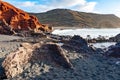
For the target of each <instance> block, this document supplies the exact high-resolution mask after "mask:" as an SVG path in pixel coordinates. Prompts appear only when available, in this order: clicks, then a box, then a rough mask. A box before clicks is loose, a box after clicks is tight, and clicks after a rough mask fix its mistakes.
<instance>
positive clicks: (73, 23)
mask: <svg viewBox="0 0 120 80" xmlns="http://www.w3.org/2000/svg"><path fill="white" fill-rule="evenodd" d="M30 14H32V15H35V16H37V17H38V19H39V21H40V22H42V23H43V24H51V25H52V26H53V27H58V26H64V27H80V28H120V18H118V17H117V16H115V15H113V14H95V13H85V12H78V11H73V10H69V9H54V10H50V11H48V12H44V13H30Z"/></svg>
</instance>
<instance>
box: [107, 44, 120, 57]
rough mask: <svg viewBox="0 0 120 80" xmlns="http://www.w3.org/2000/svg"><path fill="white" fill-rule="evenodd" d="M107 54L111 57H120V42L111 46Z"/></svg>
mask: <svg viewBox="0 0 120 80" xmlns="http://www.w3.org/2000/svg"><path fill="white" fill-rule="evenodd" d="M106 55H107V56H110V57H116V58H120V42H118V43H117V44H116V45H113V46H110V47H109V48H108V50H107V51H106Z"/></svg>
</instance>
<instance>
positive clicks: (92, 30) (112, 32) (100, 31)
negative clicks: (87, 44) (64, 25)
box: [52, 28, 120, 38]
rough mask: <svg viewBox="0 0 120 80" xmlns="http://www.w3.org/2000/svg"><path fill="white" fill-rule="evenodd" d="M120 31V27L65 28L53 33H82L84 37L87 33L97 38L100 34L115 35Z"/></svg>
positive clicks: (72, 34)
mask: <svg viewBox="0 0 120 80" xmlns="http://www.w3.org/2000/svg"><path fill="white" fill-rule="evenodd" d="M119 33H120V28H112V29H111V28H110V29H107V28H105V29H95V28H90V29H64V30H59V29H57V30H54V31H53V32H52V34H58V35H71V36H74V35H80V36H81V37H83V38H86V36H87V35H90V36H91V38H96V37H98V36H99V35H101V36H104V37H106V38H108V37H113V36H115V35H117V34H119Z"/></svg>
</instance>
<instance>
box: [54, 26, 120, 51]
mask: <svg viewBox="0 0 120 80" xmlns="http://www.w3.org/2000/svg"><path fill="white" fill-rule="evenodd" d="M119 33H120V28H112V29H111V28H110V29H107V28H106V29H95V28H91V29H64V30H59V29H57V30H54V31H53V32H52V34H57V35H71V36H74V35H80V36H81V37H83V38H86V37H87V35H90V37H91V38H97V37H98V36H99V35H101V36H104V37H105V38H109V37H114V36H116V35H117V34H119ZM92 45H93V46H94V47H96V48H102V49H104V48H107V47H109V46H111V45H115V42H104V43H93V44H92Z"/></svg>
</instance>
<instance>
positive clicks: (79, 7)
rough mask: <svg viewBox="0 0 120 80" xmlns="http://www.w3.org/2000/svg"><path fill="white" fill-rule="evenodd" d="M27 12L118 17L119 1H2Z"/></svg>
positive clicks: (119, 15)
mask: <svg viewBox="0 0 120 80" xmlns="http://www.w3.org/2000/svg"><path fill="white" fill-rule="evenodd" d="M4 1H6V2H9V3H11V4H13V5H14V6H16V7H18V8H20V9H22V10H24V11H27V12H34V13H40V12H46V11H48V10H52V9H56V8H60V9H62V8H63V9H71V10H75V11H80V12H90V13H99V14H115V15H116V16H118V17H120V0H4Z"/></svg>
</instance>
